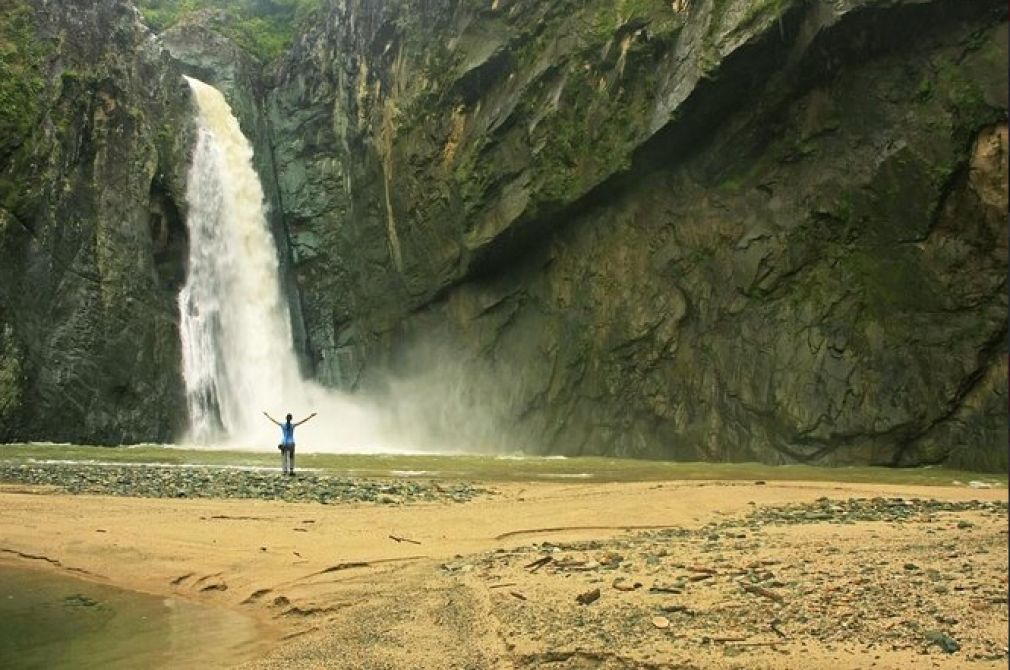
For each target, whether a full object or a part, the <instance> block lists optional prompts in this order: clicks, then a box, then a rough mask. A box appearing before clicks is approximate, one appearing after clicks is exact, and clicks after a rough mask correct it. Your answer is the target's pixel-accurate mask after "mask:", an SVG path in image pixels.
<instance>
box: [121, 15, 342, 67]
mask: <svg viewBox="0 0 1010 670" xmlns="http://www.w3.org/2000/svg"><path fill="white" fill-rule="evenodd" d="M322 5H323V0H140V1H139V2H138V6H139V7H140V11H141V13H142V14H143V16H144V20H145V21H147V23H148V25H149V26H151V28H152V29H153V30H155V31H158V32H160V31H162V30H165V29H167V28H171V27H172V26H174V25H176V24H177V23H179V22H180V21H182V20H184V19H185V18H186V17H188V16H191V15H193V14H195V13H196V12H199V11H201V10H217V11H218V12H220V14H221V15H222V17H223V19H224V20H222V21H221V22H220V23H219V24H218V25H215V26H213V27H214V28H215V29H217V30H219V31H220V32H221V33H222V34H224V35H226V36H228V37H230V38H231V39H233V40H234V41H235V42H236V43H237V44H238V45H239V46H241V47H242V48H244V49H246V50H247V51H249V52H250V53H252V54H253V55H255V56H257V57H258V58H260V59H262V60H265V61H268V60H273V59H274V58H276V57H278V56H280V55H281V54H282V53H283V52H284V50H285V49H286V48H287V47H288V46H289V45H290V44H291V42H292V40H293V39H294V36H295V31H296V29H297V27H298V26H299V25H300V24H301V23H302V22H304V21H305V19H306V18H307V17H309V16H311V15H312V14H313V13H314V12H315V11H316V10H318V9H319V8H320V7H322Z"/></svg>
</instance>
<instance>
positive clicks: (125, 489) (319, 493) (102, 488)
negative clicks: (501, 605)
mask: <svg viewBox="0 0 1010 670" xmlns="http://www.w3.org/2000/svg"><path fill="white" fill-rule="evenodd" d="M0 482H16V483H19V484H31V485H43V486H57V487H60V488H62V489H64V490H65V491H66V492H67V493H71V494H92V495H111V496H129V497H138V498H256V499H260V500H285V501H288V502H317V503H321V504H332V503H339V502H374V503H378V504H385V505H392V504H399V503H409V502H420V501H426V502H427V501H437V500H452V501H455V502H467V501H470V500H473V499H474V498H476V497H478V496H484V495H491V494H492V493H493V492H492V491H490V490H488V489H483V488H480V487H477V486H474V485H472V484H469V483H465V482H461V483H445V482H438V483H436V482H425V481H417V480H393V481H382V480H362V479H353V478H350V477H337V476H329V475H318V474H315V473H299V474H298V475H297V476H296V477H285V476H283V475H281V474H280V473H279V472H273V471H269V470H267V471H259V470H239V469H233V468H220V467H217V468H215V467H201V466H195V467H164V466H158V465H132V464H131V465H118V464H113V465H107V464H93V463H75V464H66V463H0Z"/></svg>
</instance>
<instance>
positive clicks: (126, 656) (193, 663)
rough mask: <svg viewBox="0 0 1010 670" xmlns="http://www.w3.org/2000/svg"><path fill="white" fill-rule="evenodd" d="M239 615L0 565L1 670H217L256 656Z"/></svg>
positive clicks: (250, 630) (252, 634) (250, 632)
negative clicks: (154, 669) (159, 669)
mask: <svg viewBox="0 0 1010 670" xmlns="http://www.w3.org/2000/svg"><path fill="white" fill-rule="evenodd" d="M257 644H258V641H257V628H256V625H255V623H254V622H253V621H252V620H251V619H248V618H246V617H243V616H241V615H240V614H238V613H235V612H230V611H227V610H218V609H215V608H210V607H206V606H202V605H197V604H195V603H191V602H188V601H185V600H180V599H174V598H162V597H158V596H152V595H147V594H141V593H133V592H130V591H125V590H122V589H117V588H113V587H110V586H106V585H103V584H96V583H92V582H89V581H85V580H79V579H75V578H72V577H67V576H64V575H62V574H57V573H53V572H51V571H48V570H36V569H29V568H25V567H21V566H18V565H11V564H6V563H0V668H5V669H6V670H20V669H28V668H39V669H43V668H44V669H46V670H62V669H67V670H70V669H71V668H73V669H75V670H78V669H84V668H96V669H97V668H102V669H104V670H119V669H123V670H126V669H128V668H129V669H133V668H147V669H153V668H197V667H199V668H219V667H227V666H230V665H232V664H234V663H235V662H236V661H241V660H242V659H244V658H248V657H250V656H251V655H252V654H254V653H255V650H256V649H257Z"/></svg>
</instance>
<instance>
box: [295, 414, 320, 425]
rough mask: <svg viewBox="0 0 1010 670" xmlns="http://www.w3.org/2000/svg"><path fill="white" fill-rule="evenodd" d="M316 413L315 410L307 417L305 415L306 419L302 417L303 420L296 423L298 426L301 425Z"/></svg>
mask: <svg viewBox="0 0 1010 670" xmlns="http://www.w3.org/2000/svg"><path fill="white" fill-rule="evenodd" d="M315 415H316V413H315V412H313V413H312V414H309V415H308V416H307V417H305V418H304V419H302V420H301V421H299V422H298V423H296V424H295V425H296V426H300V425H302V424H303V423H305V422H306V421H308V420H309V419H311V418H312V417H314V416H315Z"/></svg>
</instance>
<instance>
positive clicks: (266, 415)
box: [263, 412, 308, 426]
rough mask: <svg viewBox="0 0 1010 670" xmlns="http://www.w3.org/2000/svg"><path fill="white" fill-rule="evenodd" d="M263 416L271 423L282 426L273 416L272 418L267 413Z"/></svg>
mask: <svg viewBox="0 0 1010 670" xmlns="http://www.w3.org/2000/svg"><path fill="white" fill-rule="evenodd" d="M263 416H265V417H266V418H268V419H270V420H271V421H273V422H274V423H276V424H277V425H278V426H279V425H281V422H280V421H278V420H277V419H275V418H273V417H272V416H270V415H269V414H267V413H266V412H263ZM306 421H308V419H306Z"/></svg>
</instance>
